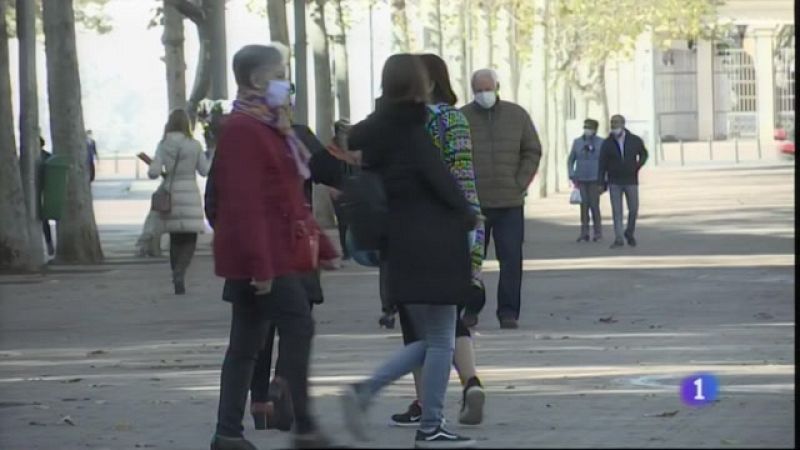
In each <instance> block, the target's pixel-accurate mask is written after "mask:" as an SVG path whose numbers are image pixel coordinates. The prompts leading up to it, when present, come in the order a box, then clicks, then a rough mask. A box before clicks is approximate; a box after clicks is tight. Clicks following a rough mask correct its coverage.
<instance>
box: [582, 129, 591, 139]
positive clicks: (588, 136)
mask: <svg viewBox="0 0 800 450" xmlns="http://www.w3.org/2000/svg"><path fill="white" fill-rule="evenodd" d="M583 135H584V136H585V137H587V138H590V137H592V136H594V130H592V129H591V128H584V129H583Z"/></svg>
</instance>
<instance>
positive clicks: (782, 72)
mask: <svg viewBox="0 0 800 450" xmlns="http://www.w3.org/2000/svg"><path fill="white" fill-rule="evenodd" d="M776 53H777V55H776V58H775V64H774V65H773V67H774V68H775V122H776V123H775V127H776V128H784V129H786V130H793V129H794V86H795V75H796V72H795V67H794V47H792V48H782V49H778V51H777V52H776Z"/></svg>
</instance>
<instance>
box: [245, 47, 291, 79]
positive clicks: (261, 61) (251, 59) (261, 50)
mask: <svg viewBox="0 0 800 450" xmlns="http://www.w3.org/2000/svg"><path fill="white" fill-rule="evenodd" d="M283 62H284V61H283V54H282V53H281V51H280V50H279V49H278V48H276V47H271V46H268V45H245V46H244V47H242V48H241V49H240V50H239V51H238V52H236V54H235V55H233V75H234V77H236V84H237V85H239V86H240V87H248V88H253V87H254V86H252V85H251V84H250V76H251V75H252V74H253V72H255V71H256V70H257V69H259V68H260V67H264V66H275V65H279V64H283Z"/></svg>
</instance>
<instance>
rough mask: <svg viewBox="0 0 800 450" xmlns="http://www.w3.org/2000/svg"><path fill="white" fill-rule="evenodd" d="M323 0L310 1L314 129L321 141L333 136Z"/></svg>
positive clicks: (328, 52)
mask: <svg viewBox="0 0 800 450" xmlns="http://www.w3.org/2000/svg"><path fill="white" fill-rule="evenodd" d="M325 1H326V0H313V1H312V2H311V33H310V34H311V47H312V49H313V51H314V81H315V86H314V92H315V93H316V131H317V137H318V138H319V140H320V141H322V142H323V143H328V142H330V140H331V138H332V137H333V95H332V94H333V89H332V88H331V87H332V86H331V63H330V51H329V49H328V33H327V29H326V27H325Z"/></svg>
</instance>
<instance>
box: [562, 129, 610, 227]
mask: <svg viewBox="0 0 800 450" xmlns="http://www.w3.org/2000/svg"><path fill="white" fill-rule="evenodd" d="M598 125H599V124H598V123H597V121H596V120H594V119H586V120H585V121H584V122H583V135H582V136H581V137H579V138H577V139H575V141H573V143H572V150H571V151H570V153H569V159H568V160H567V171H568V174H569V180H570V181H571V182H572V184H573V185H574V186H575V187H576V188H577V189H579V190H580V192H581V234H580V235H579V236H578V242H582V241H586V242H589V212H590V211H591V213H592V223H593V224H594V236H592V241H594V242H597V241H599V240H600V239H601V237H602V235H603V224H602V220H601V219H600V193H601V189H602V186H601V183H600V178H599V177H600V150H601V149H602V148H603V139H602V138H600V137H599V136H597V127H598Z"/></svg>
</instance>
